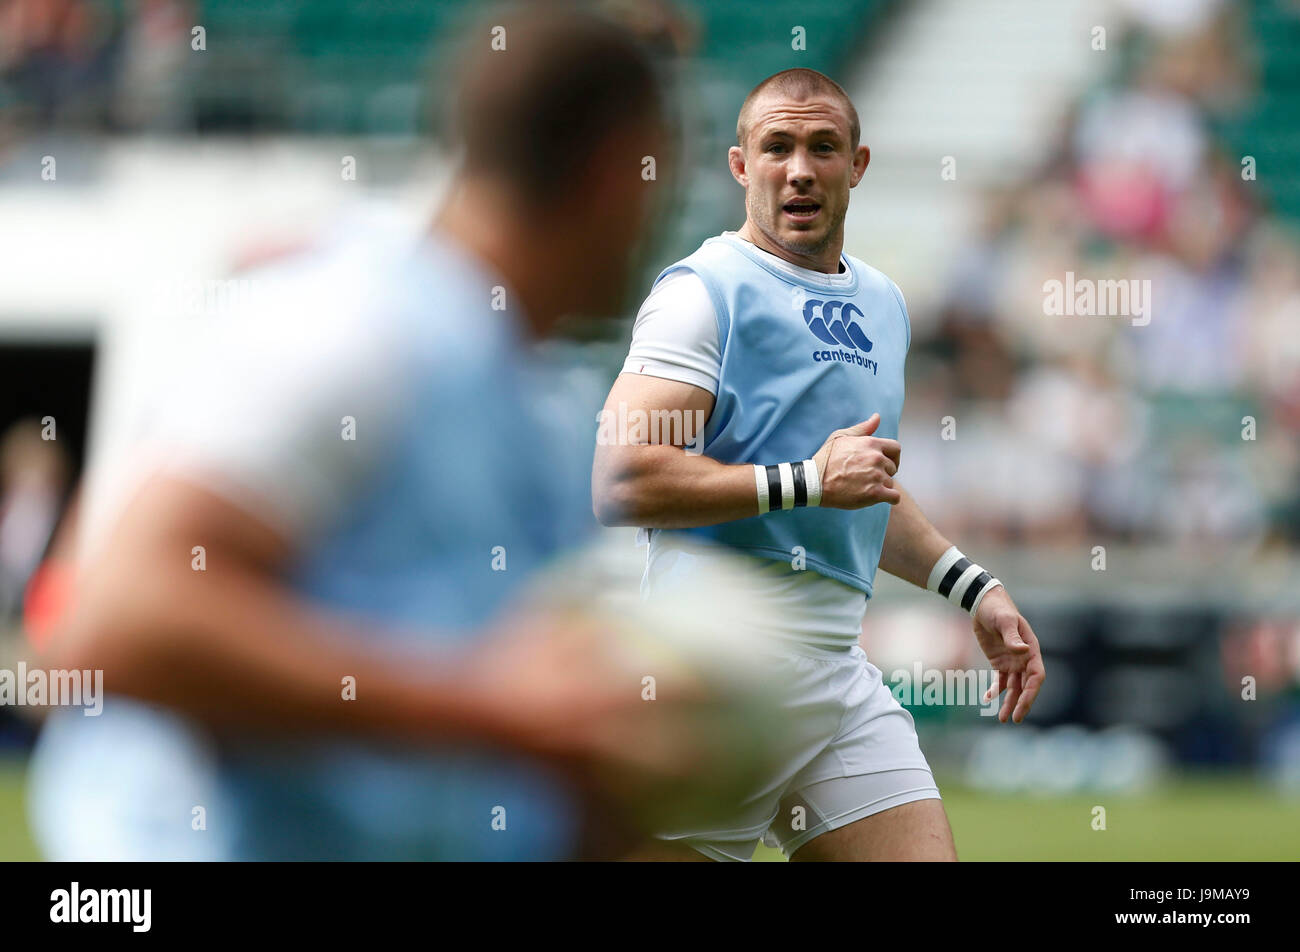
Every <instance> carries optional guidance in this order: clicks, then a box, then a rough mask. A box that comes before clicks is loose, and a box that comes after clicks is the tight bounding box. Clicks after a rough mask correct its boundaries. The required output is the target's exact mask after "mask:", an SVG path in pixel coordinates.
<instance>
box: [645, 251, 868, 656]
mask: <svg viewBox="0 0 1300 952" xmlns="http://www.w3.org/2000/svg"><path fill="white" fill-rule="evenodd" d="M723 234H724V237H729V238H731V240H734V241H742V240H744V239H742V238H740V237H739V236H738V235H737V234H736V233H735V232H724V233H723ZM757 250H758V252H759V254H761V255H764V256H766V258H767V260H768V261H769V262H770V263H771V264H772V265H773V266H774V267H775V268H777V269H778V270H781V271H785V272H787V273H789V274H792V275H796V276H798V277H800V278H802V279H804V280H811V281H814V282H816V283H818V284H822V285H825V286H826V288H827V290H835V289H837V288H840V287H846V286H848V285H850V284H852V282H853V274H852V272H851V271H850V270H849V266H848V264H847V263H843V264H842V267H843V269H844V270H843V271H842V272H841V273H839V274H823V273H822V272H820V271H810V270H808V269H806V268H800V267H798V266H797V265H793V264H791V263H790V262H788V261H786V260H785V259H784V258H779V257H777V256H776V255H773V254H770V253H769V252H766V251H763V250H762V249H757ZM721 371H722V343H721V341H720V340H719V338H718V322H717V316H716V314H715V313H714V308H713V300H712V298H711V297H710V296H709V292H708V289H707V288H706V287H705V286H704V282H703V281H702V280H701V279H700V278H699V276H698V275H696V274H693V273H691V272H689V271H678V272H674V273H673V274H670V275H669V276H668V277H666V278H664V280H663V281H661V282H659V284H658V286H657V287H656V288H655V289H654V290H653V291H651V292H650V295H649V297H647V298H646V299H645V302H644V303H643V304H642V305H641V309H640V311H639V312H638V313H637V317H636V322H635V323H634V325H633V327H632V346H631V347H630V348H629V350H628V355H627V359H626V360H625V361H624V362H623V372H624V373H632V374H645V375H647V376H650V377H662V378H664V379H666V380H676V381H679V382H681V383H688V384H691V385H692V386H696V387H699V388H700V389H702V390H707V391H709V393H712V394H714V395H715V396H716V394H717V392H718V376H719V374H720V373H721ZM825 435H826V436H829V435H830V431H829V430H828V431H827V432H826V434H825ZM647 536H648V540H649V544H650V551H649V554H648V556H647V559H646V574H645V579H644V582H643V587H644V588H646V590H648V591H650V590H653V588H654V583H655V580H656V579H657V578H662V577H664V576H665V573H667V572H669V571H674V572H677V571H683V570H686V569H687V567H688V563H689V562H690V561H691V560H693V559H698V558H699V557H700V556H699V555H698V553H697V552H695V551H686V550H684V549H682V548H681V547H679V546H676V545H673V543H672V541H671V540H672V538H673V537H672V535H671V534H668V535H665V534H664V533H662V532H655V531H653V530H649V531H648V532H647ZM762 561H763V562H764V563H765V564H764V565H762V566H761V567H760V571H761V572H762V573H763V574H764V576H765V577H766V578H767V580H768V583H769V584H768V586H767V588H766V589H765V590H766V591H767V592H768V593H770V594H771V595H772V597H773V598H775V599H778V600H779V601H780V602H782V603H783V607H784V608H785V609H786V611H783V612H782V613H781V617H783V618H785V617H791V618H795V619H797V620H798V621H797V624H798V629H797V630H792V631H786V632H783V633H782V634H784V635H785V636H787V637H789V638H791V639H792V640H795V641H798V642H800V643H803V644H812V645H816V646H821V647H852V646H853V645H856V644H857V643H858V637H859V636H860V635H861V634H862V618H863V615H864V614H865V613H866V607H867V596H866V594H865V593H863V592H860V591H858V590H857V589H856V588H851V587H850V586H848V585H845V584H844V583H843V582H840V581H838V580H837V579H833V578H829V577H827V576H825V575H822V574H821V573H820V572H816V571H807V570H797V569H795V568H793V567H792V566H791V565H790V564H789V563H787V562H782V561H779V560H775V559H773V560H766V559H764V560H762Z"/></svg>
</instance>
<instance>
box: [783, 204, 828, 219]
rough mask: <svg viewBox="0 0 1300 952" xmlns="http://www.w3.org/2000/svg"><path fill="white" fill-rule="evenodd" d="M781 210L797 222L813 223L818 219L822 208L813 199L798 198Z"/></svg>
mask: <svg viewBox="0 0 1300 952" xmlns="http://www.w3.org/2000/svg"><path fill="white" fill-rule="evenodd" d="M781 210H782V211H784V212H785V213H786V214H787V215H789V216H790V217H791V218H792V219H794V220H795V221H800V222H803V221H812V220H813V219H814V218H816V217H817V214H818V213H819V212H820V211H821V210H822V207H821V205H819V204H818V203H817V202H814V201H813V200H812V199H806V198H796V199H795V200H794V201H791V202H786V203H785V204H784V205H782V206H781Z"/></svg>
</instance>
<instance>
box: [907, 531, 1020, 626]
mask: <svg viewBox="0 0 1300 952" xmlns="http://www.w3.org/2000/svg"><path fill="white" fill-rule="evenodd" d="M1001 584H1002V582H1001V581H999V580H998V579H995V578H994V577H993V576H992V575H990V574H989V573H988V572H987V571H985V570H984V567H983V566H980V565H976V564H975V563H974V562H972V561H971V560H970V559H968V558H966V556H964V555H962V554H961V551H960V550H959V549H958V548H957V547H956V546H955V545H954V546H950V547H949V549H948V551H947V552H945V553H944V554H943V555H941V556H939V561H938V562H935V563H934V568H932V569H930V577H929V579H928V580H927V581H926V583H925V587H926V588H928V589H929V590H930V591H932V592H938V593H939V594H940V595H942V596H943V597H944V598H946V599H948V601H950V602H952V603H953V604H954V605H960V606H961V607H962V608H963V609H965V610H966V611H968V612H970V613H971V615H972V616H973V615H974V614H975V612H976V611H977V610H978V609H979V607H980V602H981V601H983V600H984V596H985V595H987V594H988V593H989V592H991V591H992V590H993V589H995V588H997V587H998V586H999V585H1001Z"/></svg>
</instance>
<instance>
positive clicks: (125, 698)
mask: <svg viewBox="0 0 1300 952" xmlns="http://www.w3.org/2000/svg"><path fill="white" fill-rule="evenodd" d="M493 22H494V23H501V24H503V25H504V26H505V27H506V29H507V34H506V35H507V39H508V49H507V51H491V50H490V49H489V44H490V41H491V37H490V36H489V34H488V31H487V29H486V28H484V30H483V31H482V33H481V34H477V35H475V36H474V38H473V40H472V42H474V43H480V44H481V48H480V49H477V50H476V51H475V53H474V54H473V55H472V61H471V62H470V64H469V66H468V68H467V71H466V73H465V75H464V77H463V86H462V89H461V91H460V96H459V100H458V102H459V105H458V109H457V113H456V126H457V129H456V131H457V132H458V133H459V138H460V142H461V145H462V146H463V148H464V159H463V167H462V168H461V169H460V171H459V172H458V174H457V175H456V177H455V179H454V181H453V182H452V184H451V186H450V189H449V192H448V197H447V199H446V203H445V205H444V207H443V208H442V209H441V211H440V213H439V214H438V216H437V219H436V222H435V223H434V224H433V226H432V227H431V228H430V229H429V230H428V232H427V234H426V235H424V236H423V237H422V238H420V239H419V240H416V241H412V240H410V238H409V237H408V236H393V235H390V234H387V233H386V232H382V231H374V232H371V231H369V230H366V229H362V230H360V231H349V232H348V233H346V234H342V235H336V236H334V237H332V238H330V239H329V240H327V241H325V242H323V243H322V244H320V245H319V246H318V247H316V248H314V249H312V250H310V251H308V252H306V253H303V254H300V255H297V256H296V257H294V258H293V259H291V260H288V261H284V262H281V263H279V264H277V265H274V266H273V267H272V268H271V269H270V270H267V271H266V272H264V273H262V274H260V275H256V276H255V277H256V278H257V282H256V285H257V288H258V297H257V300H256V302H255V305H254V306H253V307H252V308H250V310H249V312H248V313H246V314H242V315H241V316H240V317H239V319H238V320H237V321H236V322H234V324H233V325H231V326H222V327H220V328H218V329H217V332H216V333H214V335H213V336H212V339H210V340H205V341H204V342H203V343H202V344H201V345H200V349H199V350H198V351H197V354H196V355H195V354H191V355H188V356H189V357H191V358H194V359H188V360H187V359H183V358H184V357H185V356H187V355H177V361H178V363H177V367H176V372H175V374H174V376H175V379H174V380H173V381H172V383H171V384H170V386H168V387H166V388H164V389H162V390H161V391H159V392H157V393H156V394H155V395H154V398H153V400H152V401H151V402H150V405H149V407H148V408H147V410H148V413H147V418H146V419H142V420H141V421H140V423H139V427H138V433H137V434H136V436H137V441H136V442H135V444H134V445H133V446H132V448H131V450H130V453H129V455H130V457H131V460H130V462H131V464H132V465H131V467H130V469H129V470H128V471H125V472H112V473H109V472H103V473H98V474H95V475H94V476H93V477H92V479H91V480H90V482H89V483H88V492H87V499H86V512H85V518H84V519H83V526H82V529H83V531H82V535H81V538H80V540H79V547H78V553H79V555H78V571H77V578H76V583H75V603H74V605H73V607H72V610H71V612H70V615H69V617H68V619H67V621H66V622H65V623H64V624H62V625H61V627H60V629H59V630H57V631H56V632H55V633H54V634H53V636H52V637H51V639H50V641H49V647H50V651H51V658H50V660H51V664H52V665H54V666H58V667H62V668H92V669H95V668H102V669H103V670H104V672H105V685H106V688H107V690H108V691H109V692H110V696H109V698H108V700H107V702H106V704H105V707H104V711H103V714H102V716H100V717H97V718H91V717H85V716H83V714H82V713H81V711H80V710H79V709H77V710H61V711H56V712H55V713H54V714H53V715H52V716H51V717H50V718H49V720H48V722H47V725H46V727H45V729H44V731H43V736H42V737H41V740H40V743H39V748H38V750H37V752H36V754H35V757H34V761H33V765H32V788H31V795H30V802H31V805H32V806H31V809H32V813H33V822H34V826H35V828H36V831H37V835H38V839H39V842H40V845H41V846H42V848H43V850H44V852H45V854H46V856H47V857H49V858H51V859H55V860H67V859H144V858H159V859H319V858H325V859H394V858H399V859H400V858H409V859H546V858H563V857H570V856H573V855H575V852H576V851H577V850H578V849H579V843H580V841H581V840H582V837H583V836H584V835H585V834H584V832H583V829H582V817H581V816H580V813H581V806H580V803H579V801H578V800H576V799H575V797H574V795H573V792H572V787H571V784H570V782H569V780H570V778H571V777H574V776H577V777H585V776H587V775H589V774H599V775H600V776H603V777H613V778H618V777H620V776H638V777H645V778H651V779H653V778H656V777H664V776H673V775H674V774H675V773H680V772H681V770H682V768H683V764H685V763H688V762H690V760H691V758H692V757H694V756H696V755H698V751H697V750H694V748H693V747H692V746H691V745H693V744H695V743H696V740H695V739H693V738H691V737H689V736H686V735H683V734H674V735H671V736H667V735H665V734H664V733H663V731H662V714H660V713H659V711H658V710H657V709H656V707H655V706H654V705H649V704H646V703H645V701H644V700H643V698H642V686H641V683H640V681H639V680H638V677H639V675H638V677H632V678H629V677H628V676H627V671H626V669H625V666H624V665H623V663H622V662H620V661H618V660H617V659H615V658H613V656H612V654H611V650H610V649H611V647H612V646H611V645H610V639H609V638H608V637H603V636H604V635H605V634H606V633H604V632H601V631H598V630H596V629H595V627H594V626H592V625H587V626H586V627H585V628H584V626H583V624H582V623H580V622H579V621H575V620H574V619H573V618H572V617H570V618H564V617H561V616H558V615H553V616H545V615H543V616H538V615H536V614H533V615H525V616H521V615H519V614H516V615H514V616H513V617H504V618H503V617H501V611H502V609H503V607H505V606H508V605H509V603H510V600H511V597H512V596H513V595H515V594H517V592H518V591H519V590H520V588H521V587H522V586H523V584H524V583H525V582H527V580H528V579H529V578H530V576H531V575H532V573H533V572H534V570H535V569H538V568H539V567H540V566H542V565H543V564H544V563H545V562H546V561H547V560H548V559H549V558H551V557H552V556H553V555H555V554H556V553H558V552H560V551H562V550H563V549H565V548H566V547H568V546H571V545H574V544H576V543H578V542H580V541H582V539H583V536H584V532H585V530H586V529H587V528H588V527H593V528H594V526H595V523H594V520H593V519H592V514H591V507H590V495H589V489H590V484H589V481H588V479H589V470H588V469H587V467H588V465H589V463H590V457H589V456H586V455H583V453H582V452H581V449H582V447H581V446H579V445H577V444H574V443H572V442H570V441H566V438H565V436H564V434H563V433H562V432H561V431H560V429H557V428H556V427H554V426H552V425H551V424H552V423H553V422H554V421H553V420H548V419H546V418H544V417H543V414H542V413H541V411H540V410H539V404H540V394H541V393H542V385H541V383H540V381H539V380H538V379H537V378H538V377H539V374H538V372H537V369H536V367H535V366H534V361H533V359H532V354H533V345H534V344H535V342H536V341H537V340H538V339H539V338H542V337H544V336H546V335H547V334H548V333H549V332H550V331H551V330H552V328H553V327H554V326H555V324H556V322H557V320H558V319H560V318H561V317H563V316H565V315H567V314H571V313H583V314H589V315H598V314H605V313H610V312H612V311H613V310H614V309H615V308H616V307H617V306H618V305H619V304H620V303H621V301H622V295H623V292H624V289H625V285H626V283H627V280H628V277H629V273H630V270H631V264H630V257H631V255H630V252H631V250H632V247H633V245H634V243H635V242H637V241H638V240H639V239H640V238H641V237H642V236H643V235H644V234H645V233H646V232H647V231H648V230H649V227H650V219H651V217H652V216H651V211H652V209H651V205H652V194H653V185H651V184H647V183H646V182H645V181H643V179H642V177H641V174H640V172H641V169H642V158H643V157H644V156H647V155H655V156H658V157H660V160H661V162H662V160H663V158H664V155H665V145H666V139H665V131H664V129H665V122H664V120H665V104H664V102H663V98H662V93H661V91H660V89H659V87H658V85H657V83H656V79H655V75H654V71H653V69H652V66H651V63H650V62H649V61H648V60H647V58H646V56H645V55H644V53H643V52H642V50H641V49H640V48H639V47H638V46H637V45H636V43H635V42H634V41H633V40H632V39H631V38H630V36H629V35H628V34H626V33H625V32H624V31H623V30H622V28H620V27H616V26H613V25H610V24H609V23H606V22H604V21H602V20H599V19H595V18H592V17H589V16H586V15H579V14H576V13H557V12H556V11H555V9H554V8H548V9H547V10H545V11H542V12H541V14H540V15H539V14H535V13H527V12H524V13H509V14H507V13H503V14H501V15H500V16H499V17H498V18H497V19H495V20H494V21H493ZM503 294H504V298H502V297H501V295H503ZM502 300H504V302H505V304H506V306H505V307H504V309H497V308H494V307H493V303H494V301H497V302H500V301H502ZM224 323H225V322H223V324H224ZM588 438H589V436H588ZM587 445H588V446H589V444H587ZM498 556H499V557H500V558H503V559H505V560H507V561H506V562H505V564H504V567H505V568H506V571H494V565H493V562H494V558H495V557H498ZM499 560H500V559H498V561H499ZM501 567H503V566H501V565H497V566H496V568H501ZM349 692H351V696H349ZM656 718H659V719H660V720H659V721H658V722H657V721H656ZM649 740H653V741H654V742H653V743H650V742H647V741H649ZM434 745H439V746H436V747H435V746H434ZM448 745H455V746H448ZM506 751H509V753H506ZM521 755H528V756H527V758H525V757H523V756H521ZM539 761H541V762H544V763H545V764H546V766H545V767H543V766H540V765H539ZM556 768H563V771H559V772H557V769H556ZM624 768H627V771H624ZM616 787H617V782H611V784H610V789H614V788H616ZM603 791H604V788H602V790H601V791H597V792H598V793H599V792H603Z"/></svg>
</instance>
